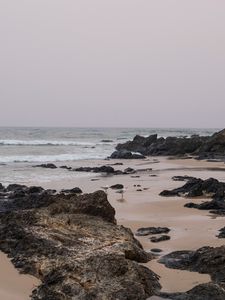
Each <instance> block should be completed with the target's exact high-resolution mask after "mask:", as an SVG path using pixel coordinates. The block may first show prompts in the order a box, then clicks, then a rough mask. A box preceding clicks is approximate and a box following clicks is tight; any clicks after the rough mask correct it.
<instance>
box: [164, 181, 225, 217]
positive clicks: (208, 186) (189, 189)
mask: <svg viewBox="0 0 225 300" xmlns="http://www.w3.org/2000/svg"><path fill="white" fill-rule="evenodd" d="M184 178H185V179H187V178H188V177H186V176H184ZM181 179H182V177H180V178H179V180H181ZM160 195H161V196H167V197H168V196H181V197H189V198H194V197H199V196H204V197H210V198H212V200H211V201H204V202H202V203H200V204H197V203H193V202H190V203H186V204H185V205H184V206H185V207H188V208H197V209H200V210H209V211H210V213H213V214H219V215H221V216H223V215H225V183H224V182H220V181H218V180H217V179H214V178H209V179H207V180H202V179H200V178H194V177H190V179H189V180H188V181H187V183H185V184H184V185H183V186H182V187H179V188H176V189H173V190H164V191H162V192H161V193H160Z"/></svg>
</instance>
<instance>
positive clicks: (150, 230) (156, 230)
mask: <svg viewBox="0 0 225 300" xmlns="http://www.w3.org/2000/svg"><path fill="white" fill-rule="evenodd" d="M168 232H170V229H169V228H167V227H143V228H139V229H138V230H137V233H136V235H137V236H146V235H150V234H162V233H168Z"/></svg>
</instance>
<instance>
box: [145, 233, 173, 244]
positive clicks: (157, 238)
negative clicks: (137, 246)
mask: <svg viewBox="0 0 225 300" xmlns="http://www.w3.org/2000/svg"><path fill="white" fill-rule="evenodd" d="M168 240H170V236H168V235H160V236H153V237H151V238H150V241H151V242H152V243H159V242H163V241H168Z"/></svg>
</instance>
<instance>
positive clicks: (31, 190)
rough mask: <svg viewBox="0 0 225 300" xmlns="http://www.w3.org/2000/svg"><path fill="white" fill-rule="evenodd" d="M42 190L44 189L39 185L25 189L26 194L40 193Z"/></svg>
mask: <svg viewBox="0 0 225 300" xmlns="http://www.w3.org/2000/svg"><path fill="white" fill-rule="evenodd" d="M43 191H44V189H43V188H42V187H41V186H30V187H29V188H28V189H27V191H26V192H27V194H35V193H38V194H40V193H42V192H43Z"/></svg>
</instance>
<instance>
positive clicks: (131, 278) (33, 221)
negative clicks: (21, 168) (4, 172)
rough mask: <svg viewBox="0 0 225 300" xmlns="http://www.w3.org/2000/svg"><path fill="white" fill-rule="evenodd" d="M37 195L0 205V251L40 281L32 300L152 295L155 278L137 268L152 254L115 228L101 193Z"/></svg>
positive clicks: (119, 298)
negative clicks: (2, 207)
mask: <svg viewBox="0 0 225 300" xmlns="http://www.w3.org/2000/svg"><path fill="white" fill-rule="evenodd" d="M27 190H28V188H27ZM37 191H38V192H39V193H34V194H26V195H25V197H24V198H15V199H12V200H10V203H11V204H10V205H9V206H8V207H4V210H1V206H0V211H1V214H0V227H1V230H0V240H1V243H0V250H2V251H4V252H5V253H7V254H8V256H9V257H11V258H12V259H13V260H12V262H13V264H14V265H15V266H16V267H17V268H18V269H19V270H20V271H21V272H23V273H26V274H31V275H33V276H36V277H38V278H39V279H40V280H41V284H40V285H39V286H38V287H36V289H35V290H34V291H33V293H32V296H31V299H33V300H44V299H48V300H62V299H63V300H72V299H77V300H90V299H93V300H94V299H96V300H105V299H108V300H114V299H117V300H128V299H129V300H145V299H146V298H148V297H150V296H152V295H154V294H155V293H157V291H158V290H159V289H160V284H159V281H158V276H157V275H156V274H155V273H153V272H152V271H150V270H149V269H147V268H146V267H144V266H143V265H140V264H139V262H140V263H145V262H147V261H149V260H150V259H151V258H152V256H151V254H148V253H146V252H145V251H144V250H143V248H142V246H141V244H140V243H139V242H138V241H137V240H136V239H135V238H134V236H133V234H132V232H131V230H129V229H127V228H125V227H123V226H119V225H116V220H115V210H114V208H113V207H112V206H111V205H110V203H109V202H108V200H107V195H106V194H105V193H104V192H102V191H97V192H95V193H92V194H83V195H76V194H74V193H70V194H56V195H50V194H48V193H47V192H46V191H42V192H41V191H40V190H37ZM7 193H9V192H7ZM11 193H14V191H12V192H11ZM4 202H7V201H6V198H4ZM0 205H1V201H0Z"/></svg>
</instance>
